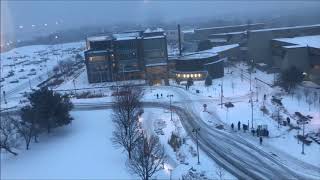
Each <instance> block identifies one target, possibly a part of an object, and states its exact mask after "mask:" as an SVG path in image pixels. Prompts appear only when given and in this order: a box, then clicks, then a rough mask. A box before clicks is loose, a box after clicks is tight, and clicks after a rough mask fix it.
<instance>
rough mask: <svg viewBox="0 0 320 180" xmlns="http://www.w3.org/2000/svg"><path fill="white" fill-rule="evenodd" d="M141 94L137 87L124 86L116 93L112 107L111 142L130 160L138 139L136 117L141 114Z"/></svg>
mask: <svg viewBox="0 0 320 180" xmlns="http://www.w3.org/2000/svg"><path fill="white" fill-rule="evenodd" d="M142 95H143V93H142V90H141V89H140V88H138V87H132V86H126V87H123V88H121V89H120V90H119V91H118V92H117V96H116V97H115V99H114V105H113V112H114V113H113V123H114V125H115V130H114V132H113V137H112V141H113V143H114V144H115V145H116V146H119V147H122V148H124V149H125V150H126V151H127V152H128V156H129V159H131V152H132V150H133V149H134V148H135V146H136V145H137V143H138V139H139V129H140V127H139V121H138V116H139V115H140V112H141V109H140V108H141V105H142V104H141V101H140V99H141V97H142Z"/></svg>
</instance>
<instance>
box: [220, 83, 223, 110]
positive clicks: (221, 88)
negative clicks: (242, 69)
mask: <svg viewBox="0 0 320 180" xmlns="http://www.w3.org/2000/svg"><path fill="white" fill-rule="evenodd" d="M219 86H220V90H221V97H220V104H221V108H222V98H223V81H222V83H221V84H219Z"/></svg>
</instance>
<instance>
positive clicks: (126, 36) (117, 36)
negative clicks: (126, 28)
mask: <svg viewBox="0 0 320 180" xmlns="http://www.w3.org/2000/svg"><path fill="white" fill-rule="evenodd" d="M112 36H113V37H114V38H115V39H116V40H127V39H128V40H129V39H135V38H138V37H140V33H139V32H128V33H117V34H113V35H112Z"/></svg>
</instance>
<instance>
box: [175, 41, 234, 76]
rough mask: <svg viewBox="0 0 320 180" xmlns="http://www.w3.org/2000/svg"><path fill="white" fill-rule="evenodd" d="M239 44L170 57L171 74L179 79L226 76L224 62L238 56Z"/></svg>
mask: <svg viewBox="0 0 320 180" xmlns="http://www.w3.org/2000/svg"><path fill="white" fill-rule="evenodd" d="M238 48H239V45H238V44H231V45H226V46H218V47H213V48H211V49H209V50H205V51H198V52H193V53H184V54H182V55H181V56H175V57H171V58H170V59H169V65H170V66H169V67H170V75H171V77H172V78H175V79H178V80H187V79H188V78H192V79H194V80H201V79H205V78H206V77H207V76H208V75H210V76H211V77H212V78H220V77H223V76H224V62H225V61H227V60H228V59H229V58H230V59H232V58H236V57H237V52H238V51H237V49H238Z"/></svg>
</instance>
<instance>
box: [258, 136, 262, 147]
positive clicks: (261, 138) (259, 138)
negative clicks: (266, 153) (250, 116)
mask: <svg viewBox="0 0 320 180" xmlns="http://www.w3.org/2000/svg"><path fill="white" fill-rule="evenodd" d="M259 139H260V145H262V136H260V138H259Z"/></svg>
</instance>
